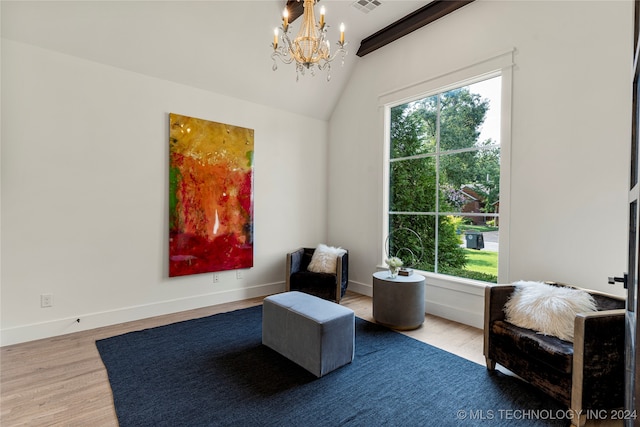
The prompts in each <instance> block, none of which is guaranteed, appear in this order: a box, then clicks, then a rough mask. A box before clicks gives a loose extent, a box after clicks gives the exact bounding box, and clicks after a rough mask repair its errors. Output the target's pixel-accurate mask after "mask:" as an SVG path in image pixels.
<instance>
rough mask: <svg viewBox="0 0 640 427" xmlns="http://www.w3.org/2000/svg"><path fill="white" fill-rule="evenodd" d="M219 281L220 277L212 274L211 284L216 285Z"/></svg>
mask: <svg viewBox="0 0 640 427" xmlns="http://www.w3.org/2000/svg"><path fill="white" fill-rule="evenodd" d="M219 281H220V275H219V274H218V273H214V274H213V283H218V282H219Z"/></svg>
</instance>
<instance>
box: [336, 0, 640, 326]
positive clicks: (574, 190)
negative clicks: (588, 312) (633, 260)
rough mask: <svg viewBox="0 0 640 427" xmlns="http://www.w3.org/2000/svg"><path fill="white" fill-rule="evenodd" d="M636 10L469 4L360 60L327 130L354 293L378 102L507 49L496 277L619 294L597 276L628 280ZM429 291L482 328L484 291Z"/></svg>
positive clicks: (369, 248)
mask: <svg viewBox="0 0 640 427" xmlns="http://www.w3.org/2000/svg"><path fill="white" fill-rule="evenodd" d="M632 10H633V8H632V2H631V1H613V2H612V1H602V2H599V1H588V2H587V1H584V2H573V1H566V2H565V1H549V2H546V1H531V2H529V1H485V0H478V1H476V2H474V3H472V4H470V5H467V6H465V7H463V8H462V9H459V10H458V11H456V12H454V13H453V14H451V15H449V16H447V17H445V18H443V19H441V20H439V21H437V22H435V23H433V24H430V25H429V26H427V27H424V28H422V29H420V30H418V31H416V32H414V33H412V34H411V35H409V36H407V37H405V38H403V39H400V40H398V41H395V42H393V43H392V44H390V45H387V46H386V47H383V48H381V49H379V50H377V51H375V52H373V53H371V54H369V55H367V56H365V57H364V58H362V59H361V60H360V61H359V63H358V66H357V67H356V70H355V72H354V73H353V74H352V76H351V79H350V81H349V83H348V85H347V88H346V90H345V91H344V93H343V95H342V98H341V99H340V101H339V103H338V106H337V108H336V109H335V111H334V113H333V116H332V119H331V121H330V131H329V140H330V147H329V164H330V165H331V173H330V174H329V239H334V238H337V237H338V236H340V238H341V239H342V240H343V241H344V243H343V244H344V246H345V247H348V248H349V249H350V257H351V259H352V261H353V262H352V263H351V265H352V268H351V270H350V273H349V274H350V279H351V280H352V281H354V282H355V283H354V284H353V286H352V288H357V289H359V290H361V291H362V292H370V286H371V273H372V272H373V271H374V269H375V267H376V265H378V264H380V262H381V260H382V255H381V254H382V242H383V241H384V238H385V236H382V232H381V229H382V212H383V206H382V191H383V185H384V183H383V180H382V169H383V154H384V153H383V123H382V120H383V115H382V111H381V109H380V108H379V107H378V102H379V97H380V96H381V95H383V94H386V93H388V92H391V91H395V90H399V89H402V88H405V87H408V86H410V85H413V84H416V83H419V82H423V81H426V80H429V79H432V78H435V77H437V76H440V75H443V74H445V73H448V72H451V71H453V70H456V69H458V68H460V67H464V66H467V65H471V64H473V63H475V62H477V61H479V60H482V59H484V58H486V57H489V56H491V55H493V54H495V53H497V52H501V51H505V50H508V49H511V48H515V49H516V52H515V55H514V60H515V64H516V65H515V67H514V69H513V86H512V87H513V98H512V101H513V104H512V143H511V151H512V157H511V171H512V174H511V181H510V185H511V199H510V200H501V206H502V205H503V204H505V203H509V207H510V212H511V222H510V229H511V232H510V235H509V236H502V237H503V238H505V237H506V238H508V242H509V248H510V249H509V250H510V252H509V265H508V266H507V267H508V268H507V271H508V274H506V277H501V281H502V282H511V281H515V280H520V279H525V280H556V281H564V282H569V283H573V284H576V285H578V286H582V287H586V288H591V289H597V290H602V291H606V292H611V293H615V294H619V295H624V290H623V289H622V287H621V286H620V285H617V286H611V285H608V284H607V276H612V275H620V274H621V273H622V272H623V271H625V270H626V245H627V240H626V236H627V235H626V233H627V231H626V227H627V204H626V192H627V190H628V164H629V160H628V159H629V141H630V127H631V124H630V122H631V120H630V117H631V113H630V105H631V77H630V70H631V57H632V39H633V37H632V25H633V19H632V17H633V13H632ZM502 243H505V241H502V242H501V244H502ZM504 247H506V245H504ZM427 283H428V284H431V286H434V284H435V281H434V280H433V279H432V278H428V279H427ZM437 286H438V289H434V288H432V289H428V290H427V304H428V307H429V304H430V303H431V310H432V311H435V312H436V313H437V314H440V315H444V316H445V317H447V312H448V311H451V310H455V309H456V308H460V306H461V304H460V301H463V300H465V298H471V300H472V301H470V302H467V301H465V304H464V305H465V307H463V311H464V310H468V309H470V310H472V311H475V313H474V314H472V315H471V316H470V317H469V316H467V315H465V313H458V314H455V315H452V316H451V317H453V318H456V319H457V320H463V321H465V322H468V323H471V324H475V325H476V326H478V323H480V325H481V319H482V312H481V309H482V308H481V307H482V301H481V299H482V292H481V290H479V289H476V288H474V287H473V286H471V287H469V288H468V289H467V290H466V291H459V290H451V291H450V292H448V294H447V295H448V296H446V295H444V296H443V292H442V291H443V289H442V288H441V287H440V286H443V285H442V284H441V283H439V282H438V285H437ZM432 298H437V299H438V300H437V301H434V300H433V299H432ZM474 301H475V302H474ZM474 305H475V307H476V308H469V307H472V306H474ZM478 311H479V312H478ZM469 318H471V319H472V320H471V321H468V319H469Z"/></svg>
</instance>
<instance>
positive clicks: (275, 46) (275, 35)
mask: <svg viewBox="0 0 640 427" xmlns="http://www.w3.org/2000/svg"><path fill="white" fill-rule="evenodd" d="M277 48H278V29H277V28H276V29H274V30H273V49H274V50H275V49H277Z"/></svg>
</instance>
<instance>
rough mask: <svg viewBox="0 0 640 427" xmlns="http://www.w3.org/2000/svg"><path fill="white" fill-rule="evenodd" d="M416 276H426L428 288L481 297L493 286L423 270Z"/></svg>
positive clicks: (379, 268)
mask: <svg viewBox="0 0 640 427" xmlns="http://www.w3.org/2000/svg"><path fill="white" fill-rule="evenodd" d="M377 268H378V270H388V267H387V266H386V265H378V266H377ZM414 274H420V275H422V276H424V277H425V279H426V283H427V286H433V287H436V288H442V289H449V290H453V291H458V292H464V293H467V294H472V295H479V296H484V290H485V288H486V287H487V286H491V285H492V283H488V282H482V281H480V280H473V279H467V278H464V277H455V276H448V275H446V274H438V273H432V272H430V271H423V270H414Z"/></svg>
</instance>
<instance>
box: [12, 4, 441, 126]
mask: <svg viewBox="0 0 640 427" xmlns="http://www.w3.org/2000/svg"><path fill="white" fill-rule="evenodd" d="M379 1H380V2H381V3H382V4H381V5H380V6H378V7H377V8H375V9H374V10H372V11H371V12H369V13H366V14H365V13H363V12H362V11H360V10H358V9H356V8H355V7H353V5H352V3H354V1H353V0H350V1H344V0H322V4H323V5H324V6H325V7H326V22H327V23H328V24H329V25H330V26H331V27H330V28H329V39H330V41H331V43H332V44H334V43H335V41H336V40H337V38H338V28H339V26H340V23H341V22H344V23H345V26H346V32H345V39H346V40H347V42H348V43H349V45H348V47H347V50H348V52H349V53H348V55H347V57H346V60H345V64H344V66H343V67H341V66H340V61H339V60H336V61H335V62H336V63H335V64H333V66H332V72H331V81H330V82H327V80H326V75H325V73H316V75H315V77H312V76H311V75H309V74H307V75H306V76H301V77H300V80H299V81H298V82H297V83H296V72H295V66H294V65H293V64H290V65H286V64H282V63H278V70H277V71H275V72H274V71H272V69H271V67H272V65H273V61H272V60H271V52H272V48H271V43H272V41H273V29H274V28H275V27H277V26H279V25H280V23H281V22H280V21H281V14H282V10H283V8H284V4H285V3H286V1H285V0H279V1H271V0H257V1H241V0H235V1H114V0H109V1H91V0H83V1H55V0H54V1H42V2H38V1H24V0H20V1H10V0H2V2H1V7H2V11H1V13H2V15H1V17H2V27H1V28H2V37H5V38H8V39H12V40H15V41H20V42H24V43H30V44H34V45H37V46H41V47H44V48H47V49H51V50H55V51H59V52H62V53H66V54H69V55H73V56H77V57H80V58H85V59H88V60H91V61H96V62H99V63H103V64H107V65H111V66H115V67H118V68H123V69H126V70H130V71H134V72H138V73H142V74H145V75H149V76H153V77H157V78H160V79H164V80H169V81H173V82H177V83H182V84H185V85H189V86H193V87H197V88H201V89H205V90H209V91H212V92H215V93H219V94H223V95H228V96H232V97H235V98H240V99H244V100H247V101H251V102H255V103H258V104H264V105H269V106H273V107H276V108H280V109H283V110H287V111H293V112H298V113H300V114H302V115H305V116H310V117H314V118H318V119H323V120H326V119H328V118H329V117H330V115H331V112H332V111H333V108H334V106H335V104H336V102H337V100H338V97H339V96H340V93H341V92H342V89H343V87H344V86H345V84H346V83H347V81H348V79H349V75H350V73H351V72H352V71H353V67H354V66H355V64H356V62H357V61H358V60H359V58H358V57H357V56H356V52H357V50H358V48H359V46H360V41H361V40H362V39H363V38H365V37H367V36H369V35H371V34H373V33H375V32H376V31H378V30H380V29H382V28H384V27H386V26H387V25H389V24H391V23H393V22H394V21H396V20H398V19H399V18H401V17H403V16H405V15H407V14H408V13H410V12H412V11H414V10H416V9H418V8H420V7H422V6H424V5H425V4H427V3H429V1H417V0H409V1H400V0H379ZM317 8H318V6H316V9H317ZM316 13H317V14H319V12H318V11H317V12H316ZM316 17H317V18H318V15H317V16H316ZM299 22H300V20H297V21H295V22H294V23H293V24H292V25H293V30H294V32H295V31H297V29H298V26H299Z"/></svg>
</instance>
